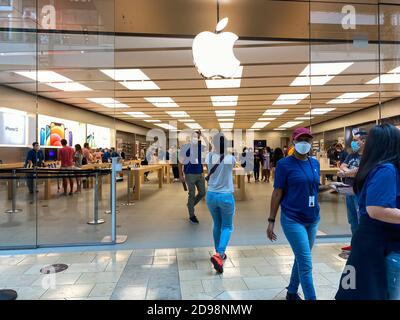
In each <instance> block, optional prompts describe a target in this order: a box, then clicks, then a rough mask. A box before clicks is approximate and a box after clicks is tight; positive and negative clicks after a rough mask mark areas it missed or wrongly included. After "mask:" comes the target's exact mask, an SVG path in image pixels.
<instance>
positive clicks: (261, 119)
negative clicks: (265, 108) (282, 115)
mask: <svg viewBox="0 0 400 320" xmlns="http://www.w3.org/2000/svg"><path fill="white" fill-rule="evenodd" d="M275 119H276V118H258V121H274V120H275Z"/></svg>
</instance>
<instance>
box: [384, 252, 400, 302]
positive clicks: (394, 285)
mask: <svg viewBox="0 0 400 320" xmlns="http://www.w3.org/2000/svg"><path fill="white" fill-rule="evenodd" d="M386 276H387V282H388V290H389V299H390V300H400V252H391V253H390V254H388V255H387V257H386Z"/></svg>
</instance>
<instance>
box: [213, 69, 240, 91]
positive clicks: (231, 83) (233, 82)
mask: <svg viewBox="0 0 400 320" xmlns="http://www.w3.org/2000/svg"><path fill="white" fill-rule="evenodd" d="M242 72H243V66H240V67H239V68H238V71H237V72H236V73H235V75H234V77H233V78H232V79H212V80H206V86H207V88H209V89H216V88H239V87H240V82H241V80H242V79H241V77H242Z"/></svg>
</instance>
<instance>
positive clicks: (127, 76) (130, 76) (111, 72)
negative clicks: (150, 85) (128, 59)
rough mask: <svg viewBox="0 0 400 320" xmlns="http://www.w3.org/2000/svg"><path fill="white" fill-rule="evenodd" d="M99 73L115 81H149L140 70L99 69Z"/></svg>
mask: <svg viewBox="0 0 400 320" xmlns="http://www.w3.org/2000/svg"><path fill="white" fill-rule="evenodd" d="M100 71H101V72H103V73H104V74H105V75H107V76H108V77H110V78H111V79H113V80H115V81H146V80H150V78H149V77H148V76H147V75H146V74H145V73H144V72H143V71H142V70H140V69H101V70H100Z"/></svg>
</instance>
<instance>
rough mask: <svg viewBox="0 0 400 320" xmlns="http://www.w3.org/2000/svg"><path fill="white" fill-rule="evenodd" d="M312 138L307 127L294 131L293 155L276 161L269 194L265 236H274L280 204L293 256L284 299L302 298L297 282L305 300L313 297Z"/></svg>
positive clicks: (316, 175)
mask: <svg viewBox="0 0 400 320" xmlns="http://www.w3.org/2000/svg"><path fill="white" fill-rule="evenodd" d="M312 138H313V136H312V135H311V132H310V130H309V129H307V128H298V129H296V130H295V131H294V132H293V134H292V139H293V143H294V149H295V151H294V154H293V155H292V156H288V157H286V158H283V159H281V160H280V161H279V162H278V163H277V166H276V172H275V181H274V191H273V193H272V197H271V207H270V215H269V218H268V228H267V236H268V238H269V239H270V240H271V241H275V240H276V239H277V236H276V234H275V233H274V227H275V218H276V215H277V213H278V209H279V206H281V226H282V229H283V232H284V233H285V236H286V238H287V240H288V242H289V244H290V246H291V248H292V250H293V253H294V256H295V260H294V263H293V268H292V275H291V277H290V283H289V286H288V287H287V295H286V299H287V300H301V298H300V296H299V294H298V288H299V285H300V284H301V287H302V289H303V293H304V298H305V299H306V300H315V299H316V294H315V289H314V283H313V276H312V256H311V249H312V247H313V244H314V241H315V238H316V235H317V230H318V223H319V220H320V215H319V205H318V187H319V183H320V168H319V162H318V161H317V160H315V159H314V158H311V157H309V156H308V154H309V152H310V150H311V143H312Z"/></svg>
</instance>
